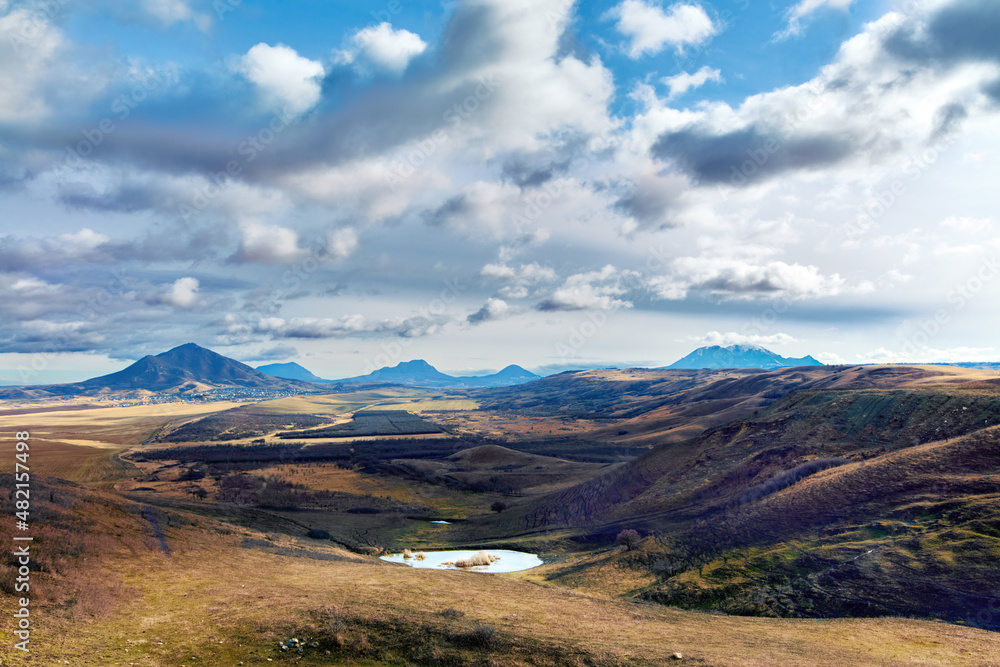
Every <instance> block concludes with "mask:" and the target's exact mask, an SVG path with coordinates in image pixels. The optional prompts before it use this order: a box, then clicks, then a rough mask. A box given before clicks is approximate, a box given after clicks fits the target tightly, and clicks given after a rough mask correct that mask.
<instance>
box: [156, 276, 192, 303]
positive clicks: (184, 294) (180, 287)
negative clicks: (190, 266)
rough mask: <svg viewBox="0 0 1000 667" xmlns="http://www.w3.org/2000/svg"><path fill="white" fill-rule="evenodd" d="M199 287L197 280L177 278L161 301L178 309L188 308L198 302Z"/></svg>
mask: <svg viewBox="0 0 1000 667" xmlns="http://www.w3.org/2000/svg"><path fill="white" fill-rule="evenodd" d="M199 286H200V283H199V282H198V279H197V278H191V277H186V278H178V279H177V280H175V281H174V284H173V285H171V287H170V289H169V290H168V291H167V293H166V295H164V298H163V300H164V302H166V303H169V304H171V305H173V306H177V307H178V308H190V307H192V306H194V305H195V304H196V303H197V302H198V287H199Z"/></svg>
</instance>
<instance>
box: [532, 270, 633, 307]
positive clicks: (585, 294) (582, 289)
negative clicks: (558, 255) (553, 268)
mask: <svg viewBox="0 0 1000 667" xmlns="http://www.w3.org/2000/svg"><path fill="white" fill-rule="evenodd" d="M636 277H637V274H636V273H635V272H632V271H622V270H619V269H617V268H615V267H614V266H612V265H610V264H609V265H607V266H605V267H604V268H603V269H601V270H600V271H587V272H584V273H577V274H574V275H572V276H570V277H568V278H567V279H566V280H565V282H563V284H562V286H560V287H559V288H557V289H556V290H554V291H553V292H552V294H551V295H550V296H549V297H548V298H547V299H544V300H543V301H541V302H539V303H538V305H536V306H535V308H536V309H538V310H541V311H550V310H616V309H618V308H631V307H632V305H633V304H632V302H631V301H628V300H626V299H623V298H620V297H622V296H623V295H625V294H626V293H627V292H628V288H627V287H626V282H627V281H628V280H630V279H631V280H634V279H635V278H636Z"/></svg>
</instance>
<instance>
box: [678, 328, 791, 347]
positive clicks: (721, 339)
mask: <svg viewBox="0 0 1000 667" xmlns="http://www.w3.org/2000/svg"><path fill="white" fill-rule="evenodd" d="M688 340H691V341H693V342H695V343H700V344H701V345H788V344H790V343H795V342H797V341H796V339H795V337H794V336H791V335H789V334H786V333H781V332H779V333H775V334H770V335H767V336H761V335H758V334H741V333H737V332H735V331H727V332H725V333H720V332H718V331H709V332H708V333H706V334H705V335H704V336H692V337H690V338H689V339H688Z"/></svg>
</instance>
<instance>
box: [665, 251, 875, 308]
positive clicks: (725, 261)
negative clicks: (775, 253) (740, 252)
mask: <svg viewBox="0 0 1000 667" xmlns="http://www.w3.org/2000/svg"><path fill="white" fill-rule="evenodd" d="M671 270H672V275H669V276H654V277H653V278H651V279H650V280H649V281H648V286H649V288H650V289H651V291H652V292H653V293H654V294H655V295H656V296H658V297H659V298H661V299H668V300H678V299H683V298H685V297H686V296H688V294H689V293H690V292H692V291H699V292H703V293H706V294H709V295H712V296H714V297H717V298H720V299H722V300H731V299H757V298H762V297H784V298H789V299H804V298H819V297H824V296H833V295H836V294H840V293H842V292H844V291H847V290H848V288H847V283H846V281H845V280H844V279H843V278H841V277H840V276H839V275H838V274H836V273H834V274H832V275H829V276H824V275H822V274H821V273H820V272H819V269H818V268H817V267H815V266H806V265H802V264H798V263H794V264H788V263H787V262H782V261H777V260H775V261H755V260H753V259H748V258H740V257H723V256H718V257H713V256H700V257H680V258H677V259H676V260H674V261H673V263H672V266H671ZM855 289H856V288H855Z"/></svg>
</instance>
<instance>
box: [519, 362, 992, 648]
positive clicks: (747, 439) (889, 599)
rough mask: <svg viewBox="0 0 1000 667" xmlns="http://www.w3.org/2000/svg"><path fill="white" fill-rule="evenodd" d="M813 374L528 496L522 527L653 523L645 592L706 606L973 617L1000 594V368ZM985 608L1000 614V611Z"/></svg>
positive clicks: (580, 575) (595, 535)
mask: <svg viewBox="0 0 1000 667" xmlns="http://www.w3.org/2000/svg"><path fill="white" fill-rule="evenodd" d="M800 370H801V369H794V371H783V372H782V371H779V372H772V373H769V374H767V375H759V374H758V375H752V376H749V377H746V378H742V379H739V380H735V381H734V382H733V386H734V387H736V386H740V385H746V384H747V383H750V382H758V381H760V380H763V379H765V378H766V377H767V376H768V375H769V376H770V379H771V381H772V383H773V382H774V381H775V380H776V379H778V378H780V377H781V375H783V374H788V373H789V372H792V373H794V374H802V375H805V374H804V373H800ZM814 374H815V375H814V380H813V381H812V382H810V383H804V384H801V385H800V388H799V390H798V391H793V392H789V393H787V394H786V395H785V396H784V397H783V398H780V399H778V400H776V401H775V402H773V404H772V405H770V406H769V407H767V408H766V409H762V410H758V411H755V412H754V413H752V414H748V415H746V416H744V417H742V418H739V419H736V420H734V421H730V422H728V423H726V424H723V425H720V426H716V427H713V428H709V429H707V430H705V431H704V432H703V433H701V434H700V435H697V436H695V437H693V438H690V439H688V440H684V441H679V442H665V443H663V444H661V445H659V446H656V447H654V448H653V449H652V450H650V451H649V452H647V453H646V454H644V455H643V456H640V457H639V458H637V459H635V460H633V461H631V462H629V463H627V464H625V465H623V466H620V467H618V468H616V469H613V470H610V471H609V472H607V473H605V474H603V475H600V476H598V477H595V478H593V479H591V480H589V481H586V482H583V483H582V484H578V485H576V486H574V487H571V488H568V489H564V490H561V491H559V492H556V493H552V494H550V495H548V496H545V497H542V498H537V499H534V500H532V501H529V502H526V503H524V504H523V505H522V506H521V507H520V508H519V510H518V513H517V516H518V517H519V519H520V520H521V521H523V523H522V529H523V530H525V531H527V532H526V533H525V534H534V533H536V532H539V531H541V532H544V531H551V530H571V531H573V532H577V533H581V534H582V535H586V536H587V537H586V539H587V540H590V541H598V542H599V541H600V540H602V539H604V540H606V541H608V540H610V539H611V538H612V537H613V536H614V535H615V534H616V533H617V532H618V531H619V530H621V529H623V528H626V527H628V528H635V529H638V530H639V531H640V532H641V533H642V534H644V535H649V536H653V539H651V540H647V541H646V543H645V547H644V549H645V553H644V555H643V556H642V562H643V563H645V564H644V565H642V566H640V567H641V570H642V571H644V572H646V573H647V575H648V574H650V573H652V574H655V576H656V577H657V580H658V581H657V582H656V583H655V584H653V585H651V586H648V587H646V588H645V589H643V590H641V591H639V592H638V593H637V595H638V596H639V597H642V598H643V599H647V600H655V601H658V602H661V603H667V604H672V605H678V606H684V607H688V608H692V609H712V610H717V611H724V612H727V613H738V614H750V615H763V616H792V617H809V616H838V615H844V616H881V615H905V614H917V613H919V614H922V615H931V616H934V617H938V618H944V619H948V620H951V621H960V620H962V619H963V618H966V616H967V614H968V612H969V610H973V611H975V610H981V609H988V608H989V605H990V604H995V598H991V597H990V595H989V594H988V593H987V592H986V591H988V590H996V589H997V588H998V587H1000V509H998V505H997V502H996V501H997V498H1000V455H998V452H1000V382H998V380H997V378H996V375H995V374H993V373H989V372H987V371H979V372H978V374H977V372H976V371H972V372H969V374H967V375H965V376H964V377H963V376H962V375H961V373H960V372H956V373H954V374H950V375H949V374H947V373H943V372H942V373H937V372H935V370H933V367H924V368H922V369H918V368H912V367H854V368H841V369H837V370H833V369H831V368H830V367H825V368H823V369H817V370H816V371H814ZM714 389H715V390H716V391H718V390H719V389H720V387H719V386H718V385H716V386H715V387H714ZM506 520H507V524H506V528H505V529H506V530H511V529H512V523H511V522H512V521H513V520H514V517H513V516H508V517H507V519H506ZM631 562H633V565H632V566H626V564H625V562H624V561H623V562H622V563H621V564H620V566H621V567H632V568H635V567H636V566H635V564H634V563H635V562H636V561H634V559H633V560H632V561H631ZM604 565H606V563H604ZM602 566H603V565H602ZM587 571H588V570H587V569H586V568H577V569H576V570H575V571H574V572H575V574H574V576H575V577H577V579H576V580H584V581H585V580H586V574H585V573H586V572H587ZM991 599H992V602H991ZM979 623H980V624H981V625H983V624H985V625H984V626H985V627H992V628H1000V616H998V615H992V616H991V617H990V619H987V620H986V621H983V620H980V621H979Z"/></svg>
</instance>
